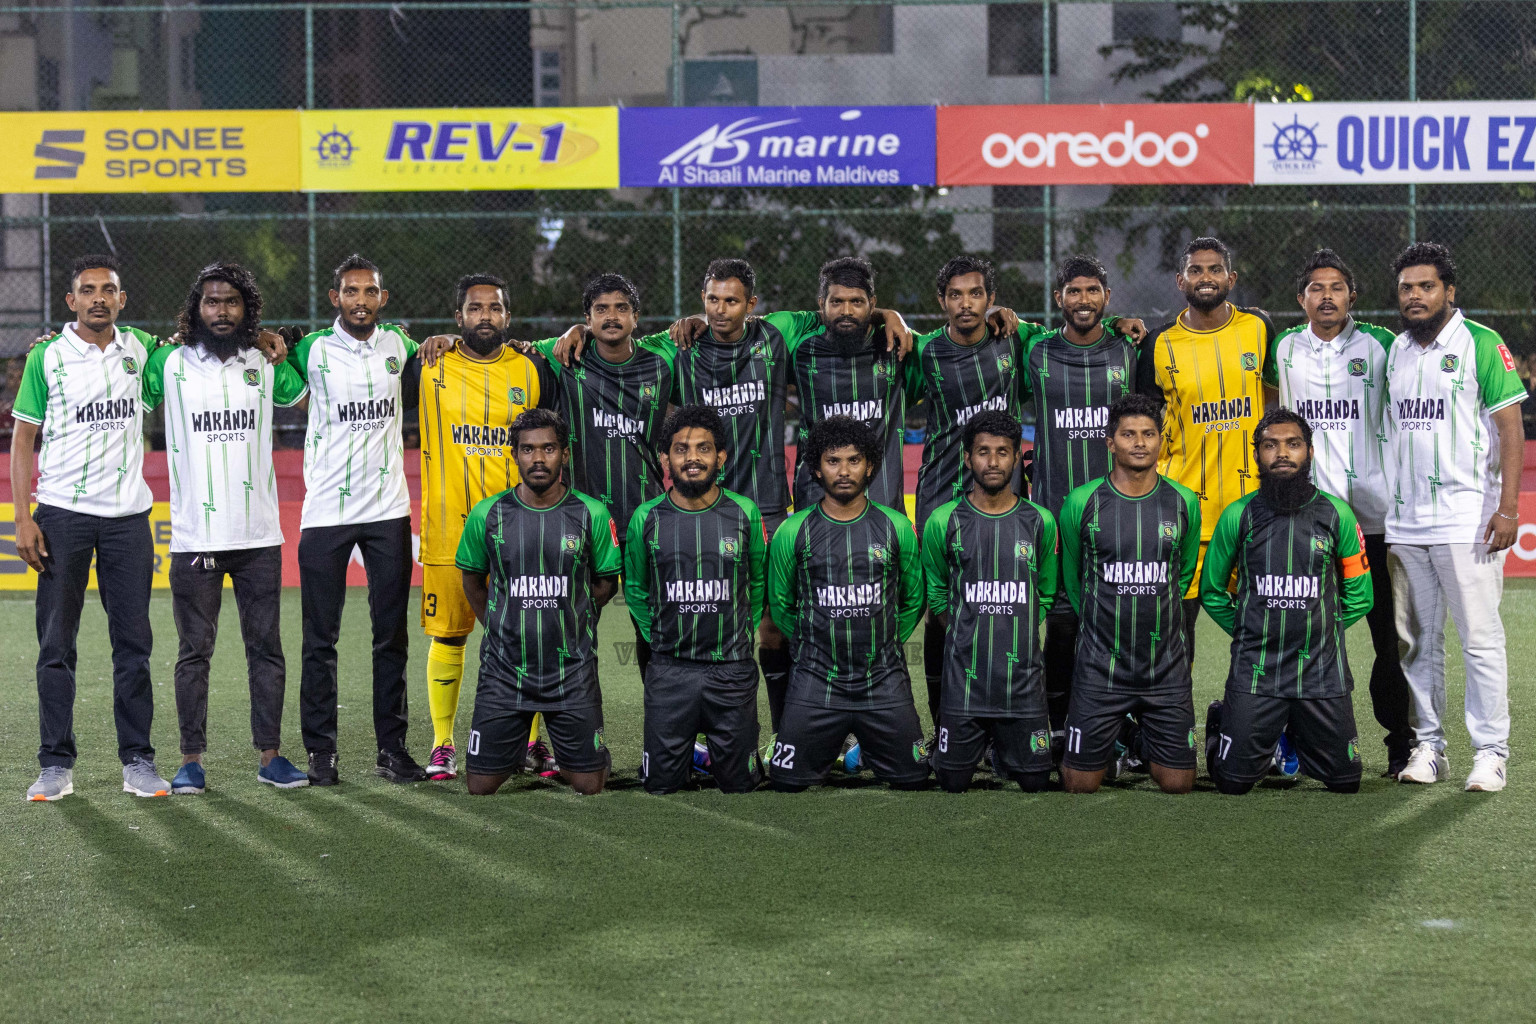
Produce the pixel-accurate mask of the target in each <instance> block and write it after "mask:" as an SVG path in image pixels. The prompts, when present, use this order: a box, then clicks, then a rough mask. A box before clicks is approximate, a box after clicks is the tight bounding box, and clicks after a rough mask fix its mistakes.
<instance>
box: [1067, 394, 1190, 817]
mask: <svg viewBox="0 0 1536 1024" xmlns="http://www.w3.org/2000/svg"><path fill="white" fill-rule="evenodd" d="M1159 413H1160V410H1159V407H1158V405H1157V403H1156V401H1154V400H1153V399H1151V398H1149V397H1147V396H1146V395H1136V394H1131V395H1126V396H1125V397H1123V398H1118V399H1116V400H1115V401H1114V403H1113V404H1112V405H1110V407H1109V417H1108V419H1107V420H1106V421H1105V425H1104V432H1105V437H1104V443H1105V445H1106V446H1107V447H1108V448H1109V454H1110V459H1111V460H1112V466H1111V469H1110V471H1109V475H1108V476H1104V477H1100V478H1099V479H1097V480H1094V481H1092V482H1091V483H1086V484H1083V485H1082V486H1081V487H1078V488H1076V489H1074V490H1073V491H1072V492H1071V493H1070V494H1068V495H1067V499H1066V501H1065V502H1064V503H1063V504H1062V509H1061V520H1060V523H1059V526H1060V536H1061V583H1062V589H1064V590H1065V591H1066V592H1067V597H1068V599H1069V600H1070V601H1071V602H1072V608H1073V610H1074V611H1075V612H1077V615H1078V620H1079V622H1080V626H1079V628H1078V634H1077V652H1076V657H1075V659H1074V662H1073V676H1072V701H1071V705H1070V706H1069V708H1068V710H1067V749H1066V754H1065V757H1064V758H1063V760H1062V763H1061V781H1062V784H1063V785H1064V786H1065V787H1066V790H1067V792H1069V793H1092V792H1095V791H1096V790H1098V788H1099V786H1100V785H1101V784H1102V783H1103V781H1104V774H1105V772H1106V771H1108V769H1109V766H1110V762H1111V761H1112V760H1113V759H1114V747H1115V744H1116V742H1117V741H1118V740H1119V739H1120V738H1121V737H1122V735H1124V734H1125V732H1126V728H1127V721H1128V720H1127V717H1126V716H1127V715H1134V716H1135V717H1136V719H1137V721H1138V722H1139V726H1140V731H1139V739H1135V738H1133V739H1132V740H1131V745H1132V746H1137V745H1139V746H1140V749H1139V750H1137V751H1136V753H1137V755H1138V756H1140V757H1141V758H1142V760H1144V761H1148V762H1150V763H1151V771H1152V778H1153V779H1154V780H1155V781H1156V782H1157V784H1158V786H1160V787H1161V788H1162V789H1163V791H1164V792H1165V793H1187V792H1189V790H1190V789H1191V788H1192V787H1193V786H1194V784H1195V764H1196V757H1195V708H1194V696H1193V686H1194V683H1193V681H1192V679H1191V678H1190V672H1189V643H1188V635H1187V633H1186V631H1185V628H1184V612H1183V607H1182V600H1183V595H1184V594H1186V593H1187V592H1188V591H1189V588H1190V579H1191V577H1193V576H1194V574H1195V563H1196V559H1197V557H1198V552H1199V543H1200V503H1199V500H1198V499H1197V498H1196V497H1195V495H1194V493H1193V492H1192V491H1190V490H1189V488H1187V487H1185V486H1184V485H1183V484H1180V483H1176V482H1175V481H1173V480H1170V479H1168V478H1166V477H1163V476H1160V475H1158V472H1157V465H1158V455H1159V451H1158V449H1159V447H1160V446H1161V443H1162V438H1163V434H1162V430H1163V427H1162V423H1161V422H1160V421H1159Z"/></svg>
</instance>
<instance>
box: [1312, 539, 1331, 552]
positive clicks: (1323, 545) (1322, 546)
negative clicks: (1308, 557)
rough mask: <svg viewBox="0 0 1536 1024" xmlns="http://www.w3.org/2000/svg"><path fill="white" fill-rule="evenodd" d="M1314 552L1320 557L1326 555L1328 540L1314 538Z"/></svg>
mask: <svg viewBox="0 0 1536 1024" xmlns="http://www.w3.org/2000/svg"><path fill="white" fill-rule="evenodd" d="M1312 550H1313V551H1315V552H1317V553H1318V554H1320V555H1321V554H1326V553H1327V551H1328V542H1327V541H1326V540H1324V539H1323V538H1322V537H1313V538H1312Z"/></svg>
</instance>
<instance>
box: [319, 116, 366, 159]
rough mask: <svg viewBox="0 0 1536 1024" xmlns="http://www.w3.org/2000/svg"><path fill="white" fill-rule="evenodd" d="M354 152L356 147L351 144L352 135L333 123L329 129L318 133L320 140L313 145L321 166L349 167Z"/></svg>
mask: <svg viewBox="0 0 1536 1024" xmlns="http://www.w3.org/2000/svg"><path fill="white" fill-rule="evenodd" d="M354 152H356V148H355V147H354V146H353V145H352V136H351V135H349V134H347V133H346V132H344V131H341V130H340V129H338V128H337V127H336V126H335V125H334V124H333V125H331V130H330V131H328V132H321V133H320V141H319V142H318V143H316V145H315V153H316V154H318V155H319V157H320V166H321V167H351V166H352V154H353V153H354Z"/></svg>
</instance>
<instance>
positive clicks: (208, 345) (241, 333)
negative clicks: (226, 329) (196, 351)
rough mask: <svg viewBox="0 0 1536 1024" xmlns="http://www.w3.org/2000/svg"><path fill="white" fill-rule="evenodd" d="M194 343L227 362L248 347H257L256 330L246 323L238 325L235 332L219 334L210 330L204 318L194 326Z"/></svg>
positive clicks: (214, 356) (195, 345) (221, 360)
mask: <svg viewBox="0 0 1536 1024" xmlns="http://www.w3.org/2000/svg"><path fill="white" fill-rule="evenodd" d="M192 345H193V346H194V347H196V348H200V349H202V350H203V351H204V352H206V353H208V354H209V355H210V356H212V357H213V358H214V359H217V360H218V361H219V362H221V363H223V362H227V361H229V360H231V359H234V358H235V357H236V356H238V355H240V353H241V352H244V351H245V350H246V349H248V348H255V347H256V332H255V331H253V330H251V329H250V328H248V327H247V326H246V325H245V324H241V325H240V326H239V327H236V328H235V330H234V333H233V334H228V335H218V334H214V333H213V332H212V331H210V330H209V329H208V327H207V325H205V324H204V323H203V322H202V320H198V322H197V324H196V326H194V327H193V328H192Z"/></svg>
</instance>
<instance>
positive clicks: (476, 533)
mask: <svg viewBox="0 0 1536 1024" xmlns="http://www.w3.org/2000/svg"><path fill="white" fill-rule="evenodd" d="M494 504H496V499H495V498H494V497H490V498H484V499H482V500H480V501H478V502H476V503H475V507H474V508H472V509H470V510H469V516H468V517H467V518H466V519H465V520H464V532H462V533H460V534H459V549H458V551H457V552H456V553H455V554H454V556H453V563H454V564H455V565H457V566H458V567H459V575H460V576H461V577H462V579H463V581H464V598H465V600H467V601H468V602H469V607H470V609H471V610H472V611H474V613H475V618H476V619H477V620H478V621H479V622H480V624H481V625H482V626H483V625H485V608H486V605H487V604H488V603H489V602H490V596H491V589H490V584H489V582H488V579H487V577H488V576H489V575H490V571H491V556H490V552H489V551H487V550H486V548H485V520H486V517H487V516H488V515H489V514H490V511H491V506H492V505H494Z"/></svg>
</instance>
